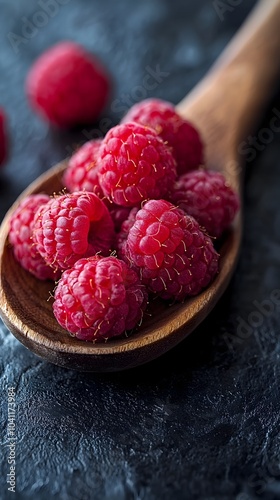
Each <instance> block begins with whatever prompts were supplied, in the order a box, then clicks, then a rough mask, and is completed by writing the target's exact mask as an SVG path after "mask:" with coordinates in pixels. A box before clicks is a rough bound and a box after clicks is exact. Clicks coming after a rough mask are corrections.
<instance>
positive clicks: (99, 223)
mask: <svg viewBox="0 0 280 500" xmlns="http://www.w3.org/2000/svg"><path fill="white" fill-rule="evenodd" d="M33 235H34V239H35V241H36V244H37V248H38V251H39V252H40V254H41V255H42V257H43V258H44V259H45V261H46V262H47V263H48V264H49V265H50V266H52V267H54V268H55V269H56V268H58V269H61V270H64V269H68V268H70V267H71V266H73V264H74V263H75V262H76V261H77V260H78V259H80V258H82V257H88V256H91V255H95V254H96V253H97V252H100V253H102V254H103V255H108V253H109V252H110V249H111V245H112V242H113V240H114V236H115V234H114V225H113V221H112V219H111V216H110V214H109V211H108V209H107V207H106V206H105V205H104V203H103V201H102V200H100V198H98V196H97V195H96V194H94V193H88V192H83V191H78V192H76V193H72V194H69V195H62V196H58V197H56V198H54V199H51V200H50V201H49V202H48V203H47V204H46V205H45V206H43V207H42V208H41V209H39V211H38V212H37V214H36V219H35V224H34V231H33Z"/></svg>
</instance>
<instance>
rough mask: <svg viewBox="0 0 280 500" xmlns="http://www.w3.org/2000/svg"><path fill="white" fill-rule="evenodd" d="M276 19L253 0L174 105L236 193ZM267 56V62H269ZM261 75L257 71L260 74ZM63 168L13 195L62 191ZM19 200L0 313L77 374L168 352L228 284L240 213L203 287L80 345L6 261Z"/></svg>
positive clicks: (2, 257)
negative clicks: (110, 335)
mask: <svg viewBox="0 0 280 500" xmlns="http://www.w3.org/2000/svg"><path fill="white" fill-rule="evenodd" d="M279 19H280V2H279V1H278V0H277V1H276V0H271V1H265V2H260V5H259V7H258V8H257V9H256V12H255V13H254V14H253V16H252V17H251V19H250V20H249V21H248V24H247V26H245V27H244V28H243V29H242V30H241V32H240V34H239V35H237V37H236V39H235V40H234V41H233V42H232V44H231V45H230V47H229V48H228V49H227V50H226V52H225V54H224V55H223V56H222V57H221V58H220V60H219V62H218V63H217V64H216V66H215V68H214V69H213V70H212V71H211V72H210V74H209V75H208V76H207V77H206V78H205V80H204V81H203V82H202V83H201V84H200V85H199V86H198V87H197V89H196V90H194V91H193V92H192V93H191V95H190V96H189V97H187V98H186V100H184V101H182V103H180V104H179V105H178V110H179V112H180V113H181V114H182V115H183V116H186V117H189V118H191V119H192V120H193V122H194V123H196V124H197V126H198V127H199V129H200V131H201V133H202V136H203V138H204V141H205V144H206V158H207V163H208V165H209V166H211V167H213V168H216V169H218V170H220V171H222V172H224V174H225V176H226V178H227V180H228V182H229V183H230V184H231V185H232V186H233V187H234V188H235V189H237V190H238V191H239V192H241V184H242V179H241V173H240V172H241V169H240V158H239V156H238V145H239V143H240V141H241V140H242V139H243V138H246V134H247V133H249V132H250V130H251V128H252V127H254V124H255V121H256V119H257V118H258V117H259V116H260V112H261V111H262V109H263V107H264V105H265V103H266V102H267V100H268V98H269V96H270V95H271V90H272V86H273V83H274V82H275V80H276V77H277V75H278V72H279V62H278V61H277V60H276V54H277V59H278V51H279V47H280V40H279V34H278V29H277V27H278V25H279ZM276 21H277V22H276ZM279 31H280V30H279ZM266 40H270V42H266ZM260 49H262V50H260ZM276 49H278V50H276ZM268 61H273V64H272V63H271V62H270V64H269V63H268ZM277 62H278V64H277ZM272 66H273V67H272ZM262 73H265V76H263V77H261V75H262ZM65 166H66V163H62V164H60V165H58V166H57V167H54V168H53V169H51V170H50V171H49V172H47V173H46V174H44V175H43V176H41V177H40V178H39V179H37V180H36V181H35V182H34V183H33V184H32V185H31V186H30V187H29V188H28V189H27V190H26V191H25V192H24V193H23V194H22V196H21V197H20V199H22V198H23V197H24V196H26V195H29V194H32V193H37V192H46V193H48V194H52V193H53V192H59V191H60V190H61V189H62V188H63V186H62V185H61V174H62V172H63V169H64V168H65ZM19 201H20V200H18V201H17V202H16V203H15V205H13V207H12V208H11V210H10V211H9V212H8V214H7V216H6V217H5V219H4V221H3V224H2V227H1V232H0V241H1V246H0V285H1V286H0V308H1V316H2V318H3V320H4V322H5V323H6V324H7V326H8V327H9V329H10V330H11V331H12V332H13V334H14V335H15V336H16V337H17V338H18V339H19V340H20V341H21V342H22V343H23V344H24V345H25V346H26V347H28V348H29V349H31V350H32V351H33V352H35V353H36V354H37V355H39V356H41V357H43V358H45V359H47V360H49V361H51V362H52V363H55V364H58V365H62V366H65V367H68V368H73V369H77V370H82V371H116V370H122V369H127V368H130V367H133V366H137V365H140V364H143V363H145V362H148V361H151V360H152V359H155V358H156V357H158V356H160V355H161V354H163V353H164V352H166V351H167V350H169V349H171V348H172V347H173V346H175V345H176V344H178V343H179V342H180V341H181V340H183V339H184V338H185V337H186V336H187V335H188V334H190V333H191V332H192V331H193V330H194V329H195V328H196V326H197V325H198V324H199V323H200V322H201V321H203V319H205V317H206V316H207V315H208V314H209V312H210V311H211V310H212V308H213V307H214V306H215V304H216V303H217V301H218V300H219V298H220V297H221V295H222V294H223V292H224V290H225V289H226V287H227V285H228V283H229V281H230V278H231V276H232V274H233V272H234V269H235V265H236V262H237V259H238V253H239V248H240V241H241V234H242V214H241V213H240V214H239V216H238V217H237V219H236V221H235V224H234V226H233V228H232V230H231V231H230V232H229V233H228V235H227V237H226V238H225V239H224V242H223V244H222V246H221V261H220V272H219V275H218V276H217V277H216V279H215V280H214V282H213V283H212V285H211V286H210V287H208V288H207V290H205V291H204V292H203V293H201V294H200V295H199V296H197V297H195V298H192V299H189V300H187V301H185V302H184V304H176V305H173V306H170V307H169V306H167V305H166V304H165V303H163V302H161V301H154V303H153V304H152V306H151V308H150V310H149V311H148V313H149V315H148V314H147V315H146V318H145V320H144V321H143V324H142V326H141V328H140V329H139V330H138V332H135V333H134V335H133V336H131V337H129V338H126V339H120V340H114V341H110V342H108V343H107V344H104V345H103V344H102V345H100V344H98V345H94V344H90V343H85V342H82V341H79V340H77V339H75V338H73V337H70V336H69V334H68V333H67V332H66V331H65V330H63V329H62V328H61V327H60V326H59V325H58V324H57V322H56V321H55V319H54V317H53V314H52V310H51V302H50V301H48V297H49V292H50V291H51V290H52V286H51V285H50V284H49V283H41V282H38V281H37V280H36V279H35V278H33V276H31V275H29V274H28V273H27V272H26V271H25V270H23V269H22V268H21V267H20V266H19V265H18V264H17V263H16V262H15V260H14V258H13V254H12V249H11V247H10V245H9V243H8V228H9V218H10V216H11V214H12V213H13V211H14V210H15V208H16V206H17V205H18V203H19Z"/></svg>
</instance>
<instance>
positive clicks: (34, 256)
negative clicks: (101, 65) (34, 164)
mask: <svg viewBox="0 0 280 500" xmlns="http://www.w3.org/2000/svg"><path fill="white" fill-rule="evenodd" d="M49 199H50V198H49V196H47V195H45V194H34V195H31V196H28V197H26V198H25V199H24V200H23V201H22V202H21V203H20V204H19V206H18V207H17V209H16V210H15V211H14V213H13V215H12V217H11V220H10V231H9V240H10V243H11V244H12V245H13V253H14V256H15V258H16V259H17V261H18V262H19V263H20V264H21V266H22V267H23V268H24V269H26V270H27V271H29V272H30V273H32V274H34V276H36V278H39V279H40V280H47V279H53V280H55V279H58V278H59V276H60V273H55V271H54V269H52V268H51V267H49V266H48V265H47V264H46V262H45V261H44V259H43V257H42V256H41V255H40V254H39V252H38V251H37V248H36V245H35V243H34V241H33V237H32V232H33V227H34V217H35V213H36V210H37V209H38V208H39V207H41V206H42V205H45V204H46V203H48V201H49Z"/></svg>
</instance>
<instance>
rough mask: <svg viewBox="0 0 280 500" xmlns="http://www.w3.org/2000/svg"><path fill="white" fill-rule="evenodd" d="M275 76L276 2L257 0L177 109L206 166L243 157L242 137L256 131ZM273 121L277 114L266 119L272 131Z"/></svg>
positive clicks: (278, 52) (279, 63)
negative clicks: (194, 131)
mask: <svg viewBox="0 0 280 500" xmlns="http://www.w3.org/2000/svg"><path fill="white" fill-rule="evenodd" d="M279 76H280V0H261V1H259V2H258V3H257V5H256V6H255V8H254V9H253V11H252V13H251V14H250V15H249V17H248V19H247V20H246V21H245V23H244V24H243V26H242V27H241V28H240V30H239V31H238V33H237V34H236V35H235V36H234V38H233V39H232V41H231V42H230V43H229V45H228V46H227V47H226V49H225V50H224V52H223V53H222V54H221V56H220V57H219V58H218V60H217V61H216V63H215V64H214V65H213V67H212V68H211V69H210V71H209V72H208V74H207V75H206V76H205V77H204V79H203V80H202V81H201V82H200V83H199V84H198V85H197V86H196V87H195V89H194V90H193V91H192V92H190V94H188V95H187V97H185V99H183V100H182V101H181V102H180V103H179V104H178V106H177V110H178V112H179V113H180V114H181V115H182V116H183V117H185V118H187V119H190V120H191V121H193V122H194V123H195V124H196V125H197V127H198V128H199V129H200V130H201V133H202V136H203V138H204V141H205V144H206V161H208V162H209V166H210V167H211V166H212V167H213V168H217V169H220V168H222V169H223V170H224V169H225V163H226V162H232V161H233V160H236V161H239V160H240V154H241V155H242V154H243V155H245V154H246V146H247V151H248V147H250V144H251V141H252V138H250V136H249V135H248V134H250V133H251V132H253V130H255V129H256V124H257V121H258V120H259V119H260V116H261V113H262V111H263V110H264V108H265V106H266V105H267V104H268V102H269V99H271V97H272V94H273V91H274V90H275V85H276V84H277V83H279V80H278V79H279ZM273 111H274V112H275V110H273ZM277 112H278V116H277ZM277 118H280V110H279V111H278V110H276V114H275V113H274V115H273V118H272V120H271V121H273V126H274V130H273V127H271V130H272V132H276V126H275V121H276V120H277ZM278 121H279V120H278ZM279 131H280V128H279V126H278V132H279ZM271 140H272V139H271Z"/></svg>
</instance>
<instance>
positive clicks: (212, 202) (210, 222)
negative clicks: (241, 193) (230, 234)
mask: <svg viewBox="0 0 280 500" xmlns="http://www.w3.org/2000/svg"><path fill="white" fill-rule="evenodd" d="M170 199H171V201H172V203H174V204H175V205H178V206H179V207H180V208H181V209H182V210H184V211H185V212H186V213H187V214H189V215H192V216H193V217H194V218H195V219H196V220H197V221H198V223H199V224H200V226H202V227H204V228H205V229H206V231H207V232H208V234H209V235H210V236H214V237H217V238H219V237H220V236H221V234H222V233H223V232H224V230H225V229H226V228H227V227H228V226H229V225H230V224H231V222H232V221H233V219H234V216H235V214H236V212H237V210H238V208H239V200H238V196H237V194H236V193H235V192H234V191H233V190H232V189H231V187H230V186H229V185H228V184H227V182H226V179H225V178H224V176H223V175H222V174H220V173H218V172H212V171H205V170H199V171H194V172H189V173H187V174H185V175H182V176H181V177H180V178H179V179H178V182H176V184H175V187H174V191H173V193H172V195H171V196H170Z"/></svg>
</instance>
